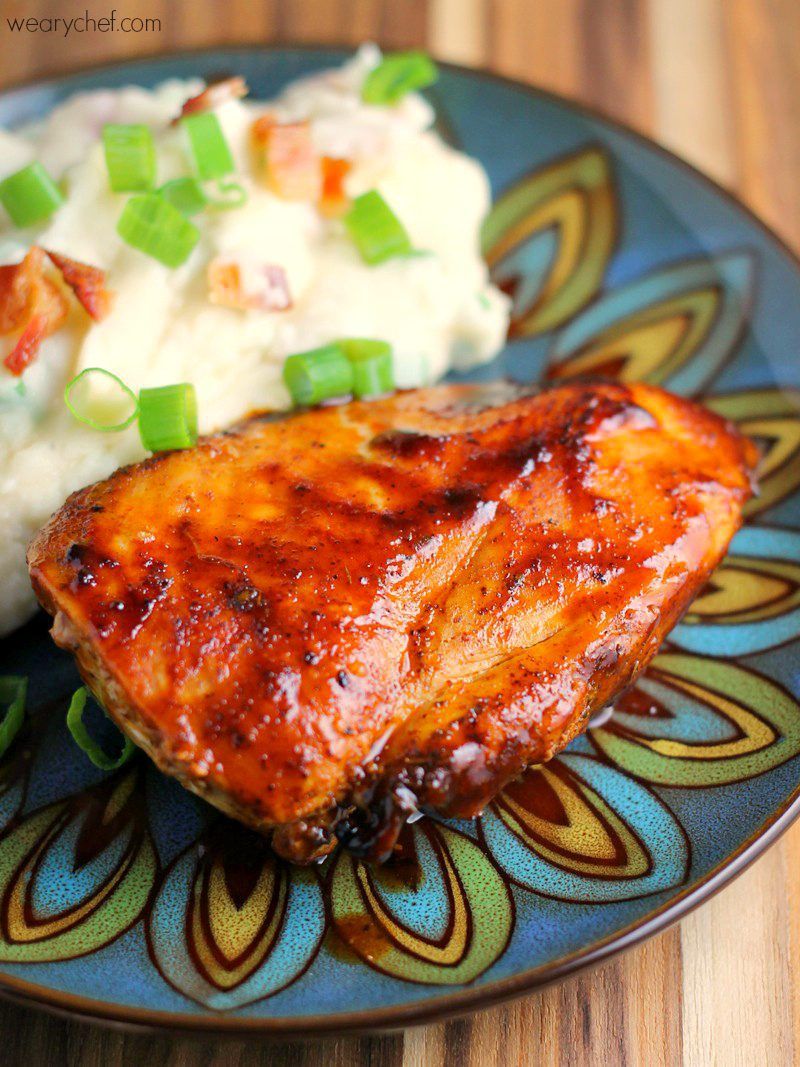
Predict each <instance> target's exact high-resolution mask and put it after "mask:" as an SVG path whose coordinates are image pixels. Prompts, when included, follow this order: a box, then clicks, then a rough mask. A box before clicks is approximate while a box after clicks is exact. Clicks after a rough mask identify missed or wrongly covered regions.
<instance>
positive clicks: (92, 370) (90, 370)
mask: <svg viewBox="0 0 800 1067" xmlns="http://www.w3.org/2000/svg"><path fill="white" fill-rule="evenodd" d="M87 374H105V376H106V377H107V378H111V380H112V381H114V382H116V383H117V385H118V386H119V387H120V389H122V391H123V392H124V393H127V395H128V396H129V397H130V398H131V400H132V401H133V411H132V412H131V414H130V415H129V416H128V417H127V419H125V420H124V421H123V422H115V423H113V424H110V423H104V422H98V421H97V419H92V418H90V417H89V416H88V415H83V414H82V413H81V412H80V411H79V410H78V409H77V408H76V407H75V405H74V404H73V403H72V400H71V399H70V397H71V394H72V390H73V389H74V388H75V386H76V385H77V384H78V382H79V381H80V380H81V378H83V377H85V376H86V375H87ZM64 403H65V404H66V405H67V407H68V408H69V410H70V411H71V412H72V415H73V416H74V417H75V418H76V419H77V420H78V422H82V423H85V425H86V426H91V428H92V429H93V430H99V431H100V433H117V432H118V431H120V430H127V428H128V427H129V426H130V425H131V423H133V422H135V421H136V418H137V416H138V414H139V401H138V399H137V397H136V393H134V391H133V390H132V389H129V388H128V386H127V385H126V384H125V382H123V381H122V379H121V378H118V377H117V376H116V374H112V373H111V371H110V370H106V369H105V368H104V367H87V368H86V370H82V371H81V372H80V374H76V375H75V377H74V378H73V379H72V381H71V382H67V384H66V386H65V387H64Z"/></svg>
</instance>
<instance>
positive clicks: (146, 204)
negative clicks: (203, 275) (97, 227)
mask: <svg viewBox="0 0 800 1067" xmlns="http://www.w3.org/2000/svg"><path fill="white" fill-rule="evenodd" d="M198 117H201V116H198ZM117 233H118V234H119V235H120V237H121V238H122V240H123V241H125V242H126V244H129V245H130V246H131V247H132V248H136V249H138V250H139V251H140V252H144V253H145V254H146V255H148V256H152V257H153V259H157V260H158V262H159V263H163V264H164V266H165V267H179V266H180V265H181V264H182V263H185V262H186V260H187V259H188V258H189V256H190V255H191V254H192V251H193V250H194V247H195V245H196V244H197V242H198V241H199V240H200V231H199V230H198V229H197V227H196V226H195V225H194V223H192V222H189V220H188V219H187V218H186V216H185V215H183V214H182V213H181V211H179V210H178V208H176V207H174V206H173V205H172V204H171V203H170V202H169V201H168V200H165V199H164V197H162V196H159V194H158V193H140V194H139V195H137V196H132V197H131V198H130V200H129V201H128V202H127V204H126V205H125V207H124V208H123V211H122V214H121V215H120V217H119V222H118V223H117Z"/></svg>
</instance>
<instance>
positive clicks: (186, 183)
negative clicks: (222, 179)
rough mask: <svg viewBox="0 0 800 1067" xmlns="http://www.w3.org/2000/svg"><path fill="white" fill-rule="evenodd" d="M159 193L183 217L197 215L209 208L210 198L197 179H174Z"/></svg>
mask: <svg viewBox="0 0 800 1067" xmlns="http://www.w3.org/2000/svg"><path fill="white" fill-rule="evenodd" d="M158 191H159V193H160V194H161V196H163V197H164V199H165V200H166V201H167V202H168V203H170V204H172V206H173V207H176V208H177V209H178V211H180V213H181V214H182V215H187V216H188V215H197V214H198V213H199V212H200V211H202V210H203V208H205V207H207V206H208V197H207V196H206V194H205V193H204V192H203V188H202V186H201V185H200V182H199V181H198V180H197V178H173V180H172V181H171V182H166V183H165V184H164V185H162V186H161V188H160V189H159V190H158Z"/></svg>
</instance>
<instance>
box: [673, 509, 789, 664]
mask: <svg viewBox="0 0 800 1067" xmlns="http://www.w3.org/2000/svg"><path fill="white" fill-rule="evenodd" d="M798 636H800V534H799V533H797V532H796V531H794V530H778V529H768V528H766V527H758V526H750V527H745V529H743V530H740V531H739V532H738V534H737V535H736V536H735V537H734V539H733V542H732V544H731V549H730V554H729V555H728V556H727V557H726V558H725V559H724V560H723V562H722V563H721V564H720V566H719V567H717V569H716V570H715V571H714V573H713V574H712V575H711V577H710V578H709V580H708V582H707V583H706V586H705V588H704V589H702V590H701V591H700V594H699V596H698V597H697V598H696V599H695V601H694V603H693V604H692V606H691V608H690V609H689V611H688V612H687V614H686V615H685V616H684V618H683V622H682V623H681V624H680V625H679V626H678V627H676V629H675V630H673V631H672V634H671V635H670V641H671V642H672V643H673V644H675V645H678V646H679V647H681V648H684V649H687V650H688V651H690V652H700V653H703V654H704V655H711V656H724V657H726V658H728V657H731V656H744V655H748V654H750V653H753V652H763V651H765V650H766V649H768V648H775V647H776V646H778V645H782V644H785V643H786V642H787V641H791V640H792V639H794V638H796V637H798Z"/></svg>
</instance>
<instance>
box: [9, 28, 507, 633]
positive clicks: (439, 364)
mask: <svg viewBox="0 0 800 1067" xmlns="http://www.w3.org/2000/svg"><path fill="white" fill-rule="evenodd" d="M379 60H380V54H379V53H378V52H377V50H376V49H374V48H371V47H367V48H364V49H362V50H361V52H360V53H359V54H358V55H357V57H356V58H355V59H354V60H353V61H351V62H350V63H348V64H346V65H345V66H344V67H342V68H341V69H339V70H335V71H328V72H325V73H323V74H320V75H316V76H313V77H310V78H306V79H303V80H302V81H298V82H296V83H294V84H293V85H291V86H289V87H288V88H287V89H286V90H285V92H284V93H283V94H282V95H281V96H280V97H279V98H278V99H277V100H275V101H273V102H271V103H269V104H268V105H266V104H264V103H260V102H258V103H256V102H252V101H242V100H229V101H227V102H225V103H224V104H222V105H221V106H220V107H219V108H217V110H216V114H217V115H218V117H219V120H220V122H221V124H222V128H223V130H224V132H225V135H226V138H227V140H228V143H229V145H230V147H231V150H232V152H233V155H234V158H235V161H236V165H237V180H238V181H239V182H240V183H241V184H242V185H243V186H244V187H245V188H246V190H247V193H248V200H247V202H246V204H245V205H244V206H243V207H241V208H238V209H235V210H229V211H220V212H210V211H207V212H204V213H203V215H202V216H198V217H197V218H196V219H195V221H196V223H197V225H198V227H199V229H200V230H201V234H202V236H201V239H200V242H199V244H198V246H197V247H196V248H195V250H194V252H193V253H192V255H191V257H190V258H189V259H188V261H187V262H186V263H185V264H184V265H183V266H181V267H180V268H178V269H176V270H170V269H168V268H166V267H163V266H161V265H160V264H159V263H157V262H156V261H155V260H153V259H151V258H149V257H148V256H146V255H143V254H142V253H141V252H138V251H136V250H134V249H132V248H131V247H129V246H128V245H126V244H125V243H124V242H123V241H122V240H121V238H120V237H119V236H118V235H117V232H116V223H117V220H118V218H119V215H120V212H121V210H122V207H123V205H124V203H125V201H126V199H127V194H114V193H112V192H111V191H110V190H109V185H108V174H107V170H106V165H105V160H104V155H103V149H102V144H101V141H100V135H101V131H102V127H103V125H104V124H105V123H107V122H122V123H132V122H137V123H146V124H147V125H149V126H150V127H151V129H152V131H153V135H154V139H155V142H156V148H157V155H158V182H159V184H161V183H163V182H164V181H167V180H169V179H170V178H173V177H179V176H182V175H186V174H188V173H190V172H191V171H190V167H189V163H188V161H187V154H186V145H185V143H184V140H183V131H182V130H180V128H178V127H176V126H174V125H171V120H172V119H173V118H174V117H175V116H176V115H177V114H178V113H179V112H180V108H181V105H182V103H183V102H184V100H186V99H187V98H188V97H190V96H192V95H193V94H195V93H196V92H198V91H199V90H200V89H201V88H202V83H187V82H168V83H165V84H164V85H162V86H160V87H159V88H157V89H155V90H154V91H152V92H148V91H145V90H142V89H137V88H128V89H123V90H119V91H98V92H92V93H84V94H80V95H78V96H75V97H74V98H72V99H71V100H69V101H67V102H66V103H65V104H63V105H61V106H60V107H58V108H57V109H55V110H54V111H53V112H52V114H51V115H50V116H49V118H47V119H46V120H45V121H44V122H43V123H41V124H38V125H37V126H35V127H31V128H29V129H24V130H21V131H17V132H15V133H8V132H2V131H0V160H2V162H1V163H0V178H2V177H4V176H5V175H6V174H8V173H11V172H13V171H15V170H17V169H19V168H20V167H22V166H24V165H26V164H27V163H29V162H31V161H32V160H34V159H38V160H39V161H41V163H42V164H43V165H44V166H45V167H46V168H47V170H48V171H49V172H50V174H51V175H52V176H53V177H54V178H55V179H56V180H57V181H59V182H60V183H61V184H62V188H63V189H64V190H65V203H64V204H63V206H62V207H61V208H60V209H59V210H58V211H57V212H56V214H55V215H54V216H52V218H51V219H50V220H48V222H47V223H45V224H44V225H43V226H40V227H37V228H31V229H28V230H18V229H15V228H14V227H13V226H12V225H11V223H10V222H9V220H8V219H7V218H6V217H5V216H4V217H3V222H2V224H0V225H1V226H2V228H0V262H2V263H14V262H18V261H19V260H20V259H21V258H22V257H23V256H24V254H25V252H26V251H27V249H28V248H29V246H30V245H32V244H37V245H40V246H42V247H44V248H47V249H48V250H53V251H55V252H58V253H61V254H63V255H66V256H69V257H71V258H72V259H75V260H79V261H81V262H83V263H87V264H92V265H94V266H97V267H100V268H102V269H103V270H105V271H106V272H107V284H108V287H109V288H110V289H111V290H112V291H113V292H114V294H115V297H114V303H113V308H112V311H111V313H110V314H109V315H108V316H107V317H106V318H105V319H104V320H103V321H102V322H99V323H94V322H92V321H91V320H90V319H89V317H88V316H87V315H86V314H85V312H83V310H82V309H81V308H80V307H79V306H78V305H77V304H76V303H75V302H74V301H72V302H71V303H72V305H73V307H72V311H71V313H70V316H69V319H68V320H67V322H66V323H65V324H64V325H62V326H61V328H60V329H59V330H58V331H57V332H56V333H55V334H53V335H52V336H51V337H49V338H47V339H46V340H45V342H44V343H43V344H42V346H41V348H40V350H39V355H38V357H37V359H36V360H35V362H34V363H33V364H32V365H31V366H30V367H29V368H28V369H27V370H26V371H25V373H24V375H23V378H22V379H21V381H22V385H21V386H20V384H19V383H20V379H18V378H15V377H13V376H12V375H11V374H10V373H9V372H8V371H6V370H5V368H3V367H2V366H1V365H0V522H2V528H3V532H4V536H3V538H2V539H0V633H2V632H7V631H9V630H11V629H12V628H13V627H15V626H16V625H18V624H19V623H21V622H22V621H24V620H25V619H26V618H27V617H28V616H29V615H30V614H32V612H33V610H34V598H33V595H32V593H31V589H30V586H29V583H28V576H27V571H26V567H25V547H26V544H27V542H28V540H29V539H30V537H31V536H32V534H33V533H34V531H35V530H36V529H37V528H38V527H39V526H40V525H41V524H42V523H43V522H44V521H45V520H46V519H47V517H48V516H49V515H50V514H51V513H52V512H53V511H54V510H55V509H56V508H58V507H59V505H60V504H61V503H62V502H63V501H64V499H65V497H66V496H67V495H68V494H69V493H70V492H72V491H73V490H75V489H77V488H79V487H81V486H83V485H86V484H88V483H90V482H92V481H95V480H97V479H99V478H103V477H105V476H107V475H108V474H109V473H110V472H111V471H112V470H114V468H116V467H117V466H119V465H121V464H124V463H128V462H130V461H132V460H136V459H138V458H140V457H141V456H142V455H143V454H144V451H143V449H142V446H141V444H140V441H139V438H138V433H137V430H136V427H135V426H133V427H131V428H129V429H128V430H125V431H123V432H121V433H115V434H101V433H98V432H96V431H93V430H91V429H89V428H87V427H85V426H83V425H81V424H79V423H78V422H76V421H75V420H74V419H73V418H72V416H71V415H70V414H69V412H68V411H67V409H66V407H65V405H64V402H63V390H64V386H65V384H66V383H67V382H68V381H69V380H70V379H71V378H72V377H73V376H74V375H76V374H77V373H78V372H79V371H81V370H82V369H84V368H86V367H103V368H106V369H107V370H110V371H112V372H113V373H115V374H117V375H118V376H119V377H120V378H122V379H123V380H124V381H125V382H126V383H127V384H128V385H130V386H131V388H133V389H134V390H138V389H139V388H141V387H142V386H153V385H162V384H169V383H173V382H180V381H189V382H192V383H194V385H195V387H196V390H197V398H198V406H199V413H200V429H201V431H203V432H206V431H210V430H215V429H218V428H220V427H223V426H225V425H226V424H229V423H230V422H232V421H233V420H235V419H238V418H241V417H242V416H243V415H246V414H247V413H248V412H250V411H252V410H253V409H256V408H285V407H288V406H289V405H290V398H289V395H288V393H287V392H286V389H285V387H284V385H283V381H282V377H281V368H282V365H283V361H284V359H285V358H286V356H288V355H290V354H291V353H293V352H299V351H303V350H305V349H309V348H313V347H315V346H317V345H320V344H324V343H326V342H329V341H331V340H335V339H336V338H339V337H375V338H382V339H385V340H386V341H388V342H390V343H391V345H392V346H393V351H394V360H395V377H396V380H397V384H398V385H399V386H404V387H408V386H418V385H423V384H426V383H429V382H431V381H434V380H435V379H437V378H439V377H440V376H441V375H443V374H444V373H445V372H446V371H447V370H448V368H450V367H452V366H455V365H461V366H463V365H467V364H469V363H475V362H481V361H485V360H488V359H490V358H491V357H492V356H493V355H494V354H495V353H496V352H497V350H498V349H499V348H500V346H501V344H502V343H503V339H504V337H505V331H506V326H507V315H508V308H507V301H506V299H505V297H504V296H503V295H502V294H501V293H499V292H498V291H497V290H495V289H494V288H493V287H492V286H491V285H489V283H488V279H487V274H486V268H485V266H484V264H483V262H482V260H481V258H480V254H479V249H478V232H479V226H480V222H481V219H482V218H483V216H484V214H485V213H486V211H487V208H488V206H489V188H488V182H487V179H486V176H485V174H484V172H483V170H482V169H481V167H480V166H479V164H477V163H476V162H475V161H474V160H471V159H469V158H467V157H466V156H464V155H463V154H461V153H460V152H457V151H455V150H454V149H452V148H450V147H448V146H447V145H445V144H444V143H443V142H442V141H441V140H440V138H439V137H438V136H437V134H436V133H435V132H433V130H432V129H431V125H432V122H433V114H432V111H431V108H430V107H429V105H428V104H427V103H426V102H425V101H424V100H423V99H422V98H421V97H420V96H417V95H409V96H407V97H405V98H404V99H403V101H402V102H401V103H400V104H398V105H396V106H394V107H376V106H370V105H367V104H364V103H362V101H361V96H360V88H361V84H362V82H363V79H364V77H365V74H366V73H367V72H368V71H369V69H370V68H371V67H372V66H374V65H375V64H376V63H377V62H378V61H379ZM266 109H269V112H270V113H271V114H273V115H275V116H276V118H277V120H278V121H280V122H290V121H301V120H304V121H308V122H309V123H310V129H311V135H312V138H313V142H314V145H315V147H316V149H317V150H318V152H319V153H320V154H321V155H327V156H331V157H334V158H345V159H347V160H349V161H350V163H351V169H350V171H349V173H348V175H347V178H346V192H347V194H348V195H350V196H356V195H358V194H360V193H362V192H364V191H366V190H369V189H378V190H379V191H380V192H381V194H382V195H383V197H384V198H385V200H386V201H387V202H388V203H389V205H390V206H391V207H392V209H393V211H394V212H395V214H396V215H397V216H398V217H399V218H400V220H401V221H402V222H403V224H404V225H405V227H406V229H407V230H408V232H409V235H410V237H411V240H412V242H413V245H414V247H415V249H420V250H422V251H423V252H424V253H425V254H423V255H417V256H413V257H410V258H402V259H393V260H390V261H388V262H386V263H383V264H381V265H380V266H375V267H370V266H368V265H366V264H365V263H364V262H363V261H362V260H361V258H360V257H359V255H358V253H357V251H356V249H355V247H354V245H353V243H352V241H351V240H350V239H349V237H348V236H347V233H346V231H345V228H344V226H343V224H342V223H341V221H339V220H332V219H328V218H325V217H323V216H322V215H321V214H320V212H319V211H318V209H317V207H316V205H315V204H313V203H311V202H307V201H290V200H285V199H281V198H279V197H278V196H276V195H273V193H272V192H270V191H269V190H268V189H267V188H266V187H265V186H264V184H263V183H262V182H261V181H260V178H259V175H258V174H257V173H256V172H255V170H254V167H253V164H252V160H251V154H250V148H249V134H250V127H251V124H252V122H253V119H254V117H256V116H257V115H259V114H261V113H263V112H264V111H265V110H266ZM217 257H223V258H225V259H229V260H232V261H234V262H237V263H239V264H240V266H241V267H242V270H245V269H247V265H248V264H249V265H256V266H258V265H259V264H262V265H263V264H270V265H278V266H280V267H281V268H282V269H283V271H284V273H285V276H286V280H287V282H288V288H289V291H290V294H291V300H292V306H291V308H289V309H287V310H282V311H257V310H238V309H233V308H227V307H221V306H215V305H214V304H212V303H211V302H210V301H209V294H208V284H207V268H208V264H209V263H210V261H211V260H212V259H214V258H217ZM14 340H15V338H14V337H4V338H0V346H4V347H2V348H0V359H2V358H3V357H4V356H5V355H6V353H7V352H8V351H9V350H10V349H11V347H12V346H13V343H14Z"/></svg>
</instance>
